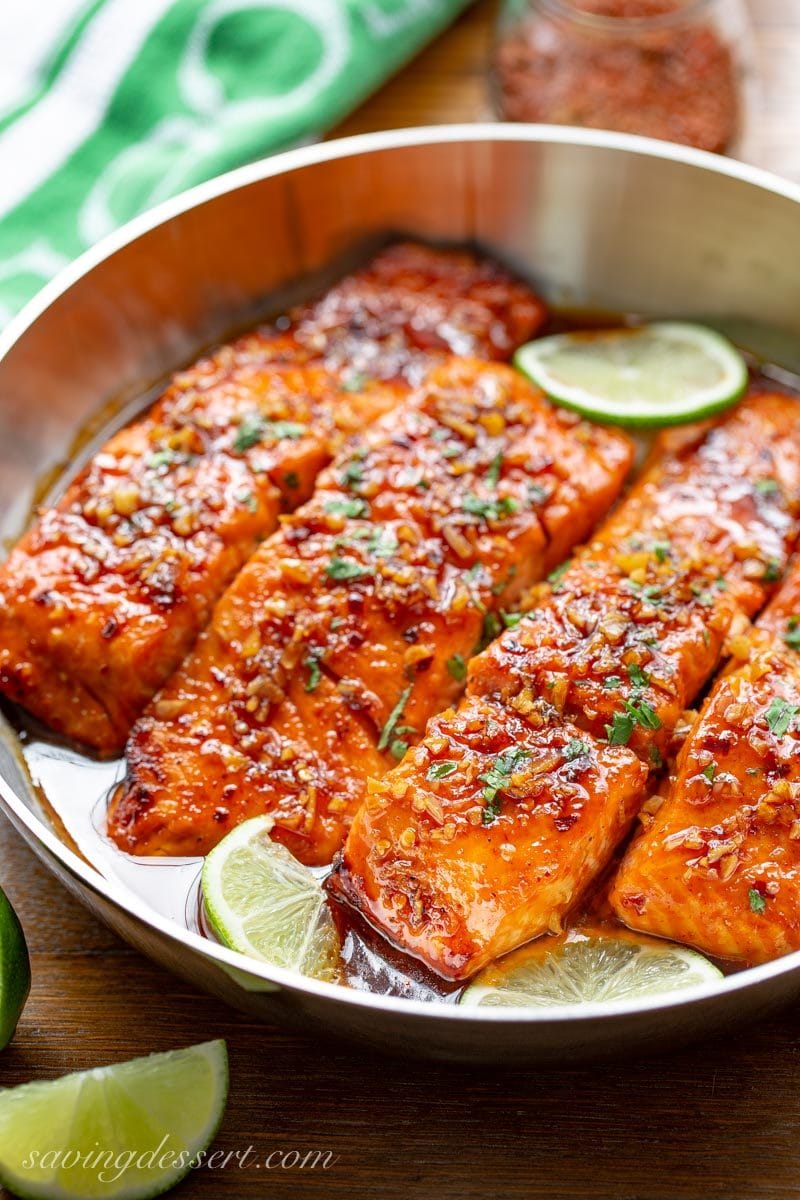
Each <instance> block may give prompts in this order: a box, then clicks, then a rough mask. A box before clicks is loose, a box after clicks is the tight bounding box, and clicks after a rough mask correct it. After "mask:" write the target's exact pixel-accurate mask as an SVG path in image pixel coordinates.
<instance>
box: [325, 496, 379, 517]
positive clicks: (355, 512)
mask: <svg viewBox="0 0 800 1200" xmlns="http://www.w3.org/2000/svg"><path fill="white" fill-rule="evenodd" d="M325 512H326V513H332V514H333V515H334V516H336V517H366V516H367V514H368V513H369V505H368V504H367V502H366V500H361V499H360V498H359V497H357V496H354V497H353V498H352V499H349V500H329V501H328V503H327V504H326V505H325Z"/></svg>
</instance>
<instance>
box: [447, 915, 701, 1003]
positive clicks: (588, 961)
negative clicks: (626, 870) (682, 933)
mask: <svg viewBox="0 0 800 1200" xmlns="http://www.w3.org/2000/svg"><path fill="white" fill-rule="evenodd" d="M721 977H722V972H721V971H720V970H719V969H718V968H717V967H715V966H714V964H713V963H710V962H709V961H708V959H706V958H703V956H702V955H701V954H698V953H697V952H696V951H695V950H689V949H687V947H685V946H678V945H675V944H674V943H671V942H660V941H657V940H655V939H640V938H637V937H635V936H633V935H631V936H627V935H626V934H625V933H624V932H620V934H619V935H618V936H615V935H613V934H611V935H607V936H606V935H600V934H582V933H572V934H570V935H569V936H568V937H567V938H541V939H540V940H539V941H537V942H533V943H531V944H530V945H529V946H524V947H522V948H521V949H520V950H517V951H515V952H514V953H513V954H510V955H508V956H507V957H506V958H504V959H501V960H500V961H498V962H496V963H492V964H491V965H490V966H488V967H487V968H486V969H485V970H484V971H482V972H481V973H480V974H479V975H478V976H477V977H476V979H475V980H474V981H473V983H471V984H470V985H469V986H468V987H467V989H466V990H465V992H464V993H463V994H462V996H461V998H460V1000H459V1003H460V1004H465V1005H471V1006H476V1007H492V1008H494V1007H498V1008H499V1007H511V1008H517V1007H520V1008H521V1007H525V1008H550V1007H560V1006H562V1005H567V1004H611V1003H615V1002H620V1001H625V1000H636V999H641V998H643V997H649V996H657V995H664V994H667V993H672V992H676V991H682V990H683V989H684V988H688V987H697V986H699V985H701V984H703V983H708V982H710V981H712V980H714V979H719V978H721Z"/></svg>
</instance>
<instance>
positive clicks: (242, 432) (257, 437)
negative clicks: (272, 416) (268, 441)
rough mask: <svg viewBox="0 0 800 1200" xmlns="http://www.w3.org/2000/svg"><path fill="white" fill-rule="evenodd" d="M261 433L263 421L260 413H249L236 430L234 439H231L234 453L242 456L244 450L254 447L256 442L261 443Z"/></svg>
mask: <svg viewBox="0 0 800 1200" xmlns="http://www.w3.org/2000/svg"><path fill="white" fill-rule="evenodd" d="M263 432H264V419H263V417H262V416H261V414H260V413H249V414H247V415H246V416H245V417H243V418H242V421H241V423H240V425H239V428H238V429H237V430H236V437H235V438H234V439H233V448H234V450H235V451H236V453H237V454H244V452H245V450H249V449H250V447H251V446H255V444H256V442H260V441H261V435H262V433H263Z"/></svg>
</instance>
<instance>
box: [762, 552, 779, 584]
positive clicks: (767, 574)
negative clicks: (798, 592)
mask: <svg viewBox="0 0 800 1200" xmlns="http://www.w3.org/2000/svg"><path fill="white" fill-rule="evenodd" d="M782 575H783V569H782V567H781V564H780V563H779V562H778V560H777V558H771V559H770V560H769V562H768V563H767V565H766V566H765V567H764V575H763V579H764V582H765V583H777V581H778V580H779V579H780V578H781V576H782Z"/></svg>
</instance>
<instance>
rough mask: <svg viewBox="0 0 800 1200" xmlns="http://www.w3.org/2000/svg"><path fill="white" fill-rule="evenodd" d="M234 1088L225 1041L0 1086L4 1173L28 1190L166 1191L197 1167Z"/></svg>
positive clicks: (131, 1194) (125, 1199)
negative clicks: (42, 1080)
mask: <svg viewBox="0 0 800 1200" xmlns="http://www.w3.org/2000/svg"><path fill="white" fill-rule="evenodd" d="M227 1096H228V1056H227V1052H226V1049H225V1043H224V1042H222V1041H216V1042H205V1043H203V1044H202V1045H200V1046H190V1047H188V1048H187V1049H185V1050H173V1051H170V1052H169V1053H167V1054H151V1055H149V1056H148V1057H146V1058H135V1059H133V1060H132V1061H131V1062H126V1063H117V1064H115V1065H114V1066H111V1067H97V1068H95V1069H94V1070H92V1071H77V1072H76V1073H75V1074H73V1075H64V1076H63V1078H61V1079H54V1080H52V1081H51V1082H47V1083H26V1084H23V1085H22V1087H16V1088H6V1089H3V1090H2V1091H0V1181H2V1183H3V1186H4V1187H6V1188H8V1189H9V1191H12V1192H14V1193H15V1194H16V1195H18V1196H23V1197H28V1196H30V1197H40V1196H41V1197H44V1198H45V1200H62V1198H63V1200H72V1198H73V1197H74V1198H80V1200H85V1198H87V1197H95V1196H109V1197H114V1200H138V1198H140V1197H147V1196H160V1195H161V1193H162V1192H165V1191H167V1190H168V1189H169V1188H171V1187H173V1186H174V1185H175V1184H176V1183H177V1182H178V1180H179V1179H182V1178H183V1176H184V1175H186V1174H187V1172H188V1171H189V1170H191V1167H192V1164H193V1163H194V1162H195V1160H196V1158H197V1156H198V1155H199V1154H200V1152H201V1151H202V1150H205V1148H206V1146H208V1144H209V1143H210V1142H211V1140H212V1138H213V1137H214V1135H215V1134H216V1132H217V1129H218V1128H219V1124H220V1121H221V1120H222V1114H223V1112H224V1111H225V1101H226V1099H227Z"/></svg>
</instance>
